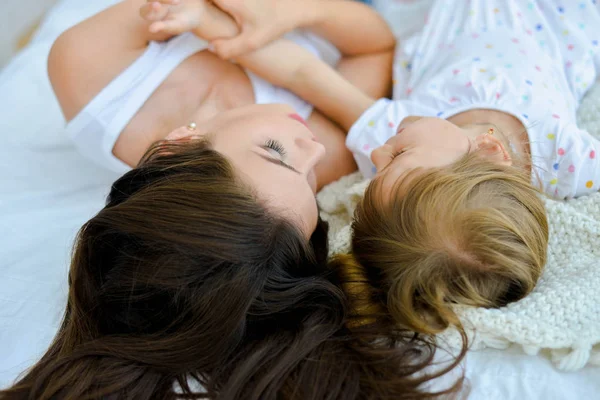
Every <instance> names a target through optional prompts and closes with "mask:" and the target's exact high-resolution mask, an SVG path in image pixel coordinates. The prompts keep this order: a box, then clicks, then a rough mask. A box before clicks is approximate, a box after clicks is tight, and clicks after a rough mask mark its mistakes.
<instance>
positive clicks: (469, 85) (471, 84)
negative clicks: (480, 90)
mask: <svg viewBox="0 0 600 400" xmlns="http://www.w3.org/2000/svg"><path fill="white" fill-rule="evenodd" d="M465 86H466V87H471V86H473V82H471V81H469V82H467V83H466V84H465Z"/></svg>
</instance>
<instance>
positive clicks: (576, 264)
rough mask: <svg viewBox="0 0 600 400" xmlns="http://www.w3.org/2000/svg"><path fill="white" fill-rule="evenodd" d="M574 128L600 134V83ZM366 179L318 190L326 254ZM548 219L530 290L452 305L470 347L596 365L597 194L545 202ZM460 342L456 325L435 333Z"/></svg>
mask: <svg viewBox="0 0 600 400" xmlns="http://www.w3.org/2000/svg"><path fill="white" fill-rule="evenodd" d="M578 120H579V126H580V127H582V128H583V129H587V130H588V131H589V132H590V133H591V134H592V135H594V136H595V137H597V138H600V84H599V83H596V85H595V86H594V88H593V89H592V90H590V92H589V93H588V94H587V96H586V97H585V98H584V100H583V103H582V105H581V106H580V108H579V111H578ZM367 185H368V181H367V180H365V179H363V178H362V176H361V175H360V174H359V173H355V174H352V175H349V176H346V177H344V178H342V179H340V180H339V181H337V182H334V183H332V184H331V185H329V186H327V187H325V188H324V189H323V190H322V191H321V192H320V193H319V195H318V201H319V204H320V206H321V211H322V217H323V218H324V219H326V220H327V221H329V224H330V236H329V242H330V248H331V253H332V254H335V253H345V252H348V251H349V250H350V239H351V229H350V223H351V219H352V215H353V213H354V209H355V208H356V204H357V203H358V201H359V200H360V198H361V197H362V195H363V193H364V190H365V188H366V187H367ZM545 204H546V207H547V210H548V218H549V223H550V243H549V248H548V263H547V265H546V268H545V270H544V273H543V275H542V277H541V279H540V280H539V282H538V284H537V286H536V288H535V289H534V291H533V292H532V293H531V294H530V295H529V296H527V297H526V298H524V299H522V300H521V301H518V302H516V303H512V304H509V305H508V306H506V307H503V308H499V309H485V308H475V307H464V306H462V307H458V306H457V307H456V311H457V313H458V315H459V316H460V318H461V321H462V322H463V325H464V327H465V329H466V331H467V334H468V336H469V338H470V346H471V349H473V350H478V349H483V348H486V347H492V348H499V349H502V348H506V347H508V346H509V345H510V344H512V343H515V344H519V345H521V346H522V347H523V349H524V351H525V352H526V353H528V354H532V355H533V354H537V353H538V352H540V351H541V350H545V351H549V352H550V355H551V358H552V360H553V361H554V362H555V363H556V365H557V367H558V368H560V369H561V370H565V371H573V370H577V369H580V368H583V367H584V366H585V365H587V364H588V363H589V364H594V365H600V193H595V194H593V195H590V196H584V197H580V198H578V199H573V200H568V201H553V200H549V199H546V200H545ZM439 339H440V341H441V342H444V343H447V344H448V345H449V346H451V347H457V348H458V347H460V337H459V335H458V333H457V332H456V330H454V329H452V328H451V329H448V330H446V331H445V332H443V333H442V334H440V337H439Z"/></svg>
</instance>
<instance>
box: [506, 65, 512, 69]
mask: <svg viewBox="0 0 600 400" xmlns="http://www.w3.org/2000/svg"><path fill="white" fill-rule="evenodd" d="M504 68H508V69H510V68H512V64H506V65H505V66H504Z"/></svg>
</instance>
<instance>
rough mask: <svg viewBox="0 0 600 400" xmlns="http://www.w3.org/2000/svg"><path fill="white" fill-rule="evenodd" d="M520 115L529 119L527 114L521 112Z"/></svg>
mask: <svg viewBox="0 0 600 400" xmlns="http://www.w3.org/2000/svg"><path fill="white" fill-rule="evenodd" d="M521 115H522V116H523V118H525V119H529V115H527V114H521Z"/></svg>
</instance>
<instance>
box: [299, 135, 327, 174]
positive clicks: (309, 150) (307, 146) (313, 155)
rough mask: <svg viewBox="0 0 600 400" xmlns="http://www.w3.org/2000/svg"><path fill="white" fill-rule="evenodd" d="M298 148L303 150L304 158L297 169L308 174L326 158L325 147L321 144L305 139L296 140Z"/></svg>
mask: <svg viewBox="0 0 600 400" xmlns="http://www.w3.org/2000/svg"><path fill="white" fill-rule="evenodd" d="M296 146H298V148H299V149H300V150H301V152H302V154H303V157H302V160H301V162H299V163H298V164H299V165H298V166H297V168H298V169H299V170H300V171H301V172H303V173H308V172H310V171H312V169H313V168H314V167H315V165H317V164H318V163H319V161H321V160H322V159H323V157H325V146H323V145H322V144H321V143H319V142H317V141H315V140H313V139H311V138H305V137H299V138H296Z"/></svg>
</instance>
